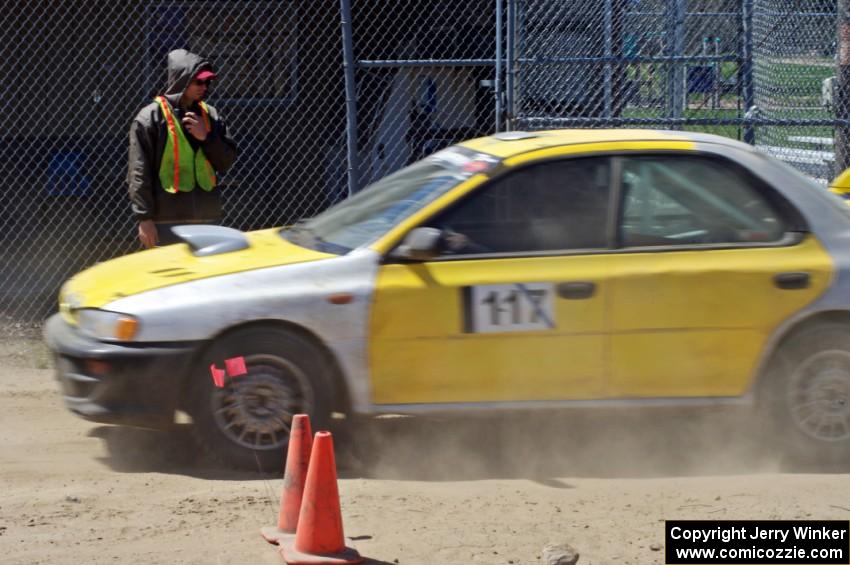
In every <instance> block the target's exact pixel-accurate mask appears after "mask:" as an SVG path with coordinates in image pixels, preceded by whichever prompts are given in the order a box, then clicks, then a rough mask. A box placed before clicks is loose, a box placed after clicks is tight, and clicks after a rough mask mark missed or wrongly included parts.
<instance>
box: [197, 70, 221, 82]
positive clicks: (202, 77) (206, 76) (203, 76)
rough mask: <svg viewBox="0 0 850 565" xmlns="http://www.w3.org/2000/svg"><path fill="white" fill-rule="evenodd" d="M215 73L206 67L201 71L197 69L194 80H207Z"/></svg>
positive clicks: (214, 75)
mask: <svg viewBox="0 0 850 565" xmlns="http://www.w3.org/2000/svg"><path fill="white" fill-rule="evenodd" d="M215 77H216V74H215V73H214V72H212V71H210V70H208V69H204V70H203V71H199V72H198V74H196V75H195V79H196V80H209V79H214V78H215Z"/></svg>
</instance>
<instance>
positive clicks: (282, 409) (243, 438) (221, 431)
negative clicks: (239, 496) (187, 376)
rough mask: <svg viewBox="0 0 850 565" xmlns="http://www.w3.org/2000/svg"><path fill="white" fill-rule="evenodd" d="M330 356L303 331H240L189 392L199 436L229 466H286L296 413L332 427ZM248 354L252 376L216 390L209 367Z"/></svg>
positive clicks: (214, 354) (220, 346)
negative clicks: (285, 460)
mask: <svg viewBox="0 0 850 565" xmlns="http://www.w3.org/2000/svg"><path fill="white" fill-rule="evenodd" d="M323 353H324V352H323V351H322V350H321V349H320V348H319V347H317V346H316V345H315V344H314V343H313V342H312V341H310V340H309V339H306V338H304V337H302V336H300V335H298V334H296V333H293V332H289V331H286V330H283V329H280V328H273V327H254V328H246V329H244V330H239V331H237V332H235V333H233V334H230V335H227V336H225V337H224V338H223V339H221V340H220V341H218V342H216V343H215V344H214V345H213V346H212V347H211V348H210V350H209V351H208V352H207V354H206V355H205V357H204V360H203V365H202V366H201V367H200V368H199V369H198V371H197V372H196V374H195V375H194V380H193V382H192V383H191V386H190V388H189V391H190V398H189V402H188V404H189V407H190V412H191V414H192V418H193V420H194V423H195V425H194V431H195V436H196V438H197V440H198V441H199V443H200V444H201V445H202V446H203V447H204V448H205V449H206V451H207V452H208V453H209V454H210V455H212V456H213V457H214V458H216V459H217V460H219V461H221V462H223V463H225V464H226V465H228V466H232V467H237V468H241V469H253V470H259V471H260V472H268V471H277V470H280V469H281V468H282V467H281V465H282V463H283V460H284V458H285V454H286V448H287V446H288V443H289V431H290V427H291V425H292V417H293V416H294V415H295V414H308V415H309V416H310V419H311V422H312V424H313V429H321V428H324V427H326V426H327V424H328V421H329V417H330V397H331V388H330V387H331V385H330V383H331V379H330V371H329V364H328V361H327V359H326V357H325V355H324V354H323ZM237 356H242V357H244V359H245V367H246V369H247V371H248V372H247V374H245V375H241V376H238V377H235V378H228V379H227V380H226V382H225V385H224V387H222V388H219V387H216V386H215V385H214V383H213V381H212V378H211V376H210V371H209V367H210V365H211V364H215V365H216V366H217V367H219V368H220V367H222V366H223V364H224V360H225V359H229V358H232V357H237Z"/></svg>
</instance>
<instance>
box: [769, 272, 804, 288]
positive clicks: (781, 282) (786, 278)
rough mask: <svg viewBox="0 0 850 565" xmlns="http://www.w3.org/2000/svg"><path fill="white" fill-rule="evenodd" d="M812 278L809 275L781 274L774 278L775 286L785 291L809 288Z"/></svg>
mask: <svg viewBox="0 0 850 565" xmlns="http://www.w3.org/2000/svg"><path fill="white" fill-rule="evenodd" d="M811 278H812V277H811V275H809V273H779V274H778V275H776V276H774V277H773V284H774V285H776V287H777V288H781V289H783V290H799V289H802V288H809V282H811Z"/></svg>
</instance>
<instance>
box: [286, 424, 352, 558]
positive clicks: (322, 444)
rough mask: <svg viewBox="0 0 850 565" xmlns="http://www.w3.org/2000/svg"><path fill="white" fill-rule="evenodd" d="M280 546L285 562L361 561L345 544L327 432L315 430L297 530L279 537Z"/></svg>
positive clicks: (332, 449) (333, 461)
mask: <svg viewBox="0 0 850 565" xmlns="http://www.w3.org/2000/svg"><path fill="white" fill-rule="evenodd" d="M280 547H281V549H280V554H281V555H282V556H283V559H284V561H286V562H287V563H288V564H289V565H316V564H320V565H321V564H328V565H330V564H338V563H339V564H341V563H362V562H363V558H362V557H360V554H359V553H357V551H356V550H355V549H352V548H350V547H345V537H344V536H343V533H342V512H340V508H339V491H338V490H337V485H336V461H335V459H334V443H333V437H332V436H331V433H330V432H317V433H316V437H315V439H314V441H313V452H312V453H311V454H310V467H309V468H308V470H307V483H306V485H305V486H304V499H303V500H302V502H301V513H300V514H299V516H298V531H297V532H296V534H295V539H294V540H293V539H292V538H285V539H281V541H280Z"/></svg>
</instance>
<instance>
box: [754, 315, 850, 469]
mask: <svg viewBox="0 0 850 565" xmlns="http://www.w3.org/2000/svg"><path fill="white" fill-rule="evenodd" d="M777 360H778V361H779V362H778V363H776V367H775V369H776V370H775V373H776V374H774V375H772V378H770V379H769V381H768V387H767V394H766V401H767V402H766V403H765V404H766V406H765V408H766V409H767V413H768V414H769V415H770V417H771V423H772V430H773V431H774V433H775V435H776V439H778V440H779V441H780V442H781V443H782V444H783V445H784V447H785V448H786V451H787V453H788V454H789V455H791V456H792V457H794V458H795V459H796V460H798V461H801V462H810V463H811V462H827V463H836V462H839V461H847V460H848V459H850V329H848V328H847V327H845V326H842V325H838V324H825V325H823V326H820V327H818V328H815V329H812V330H808V331H805V332H803V333H801V334H799V335H797V336H794V337H792V338H791V339H790V340H789V341H788V342H786V343H784V344H783V345H782V347H781V350H780V351H779V352H778V358H777Z"/></svg>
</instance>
